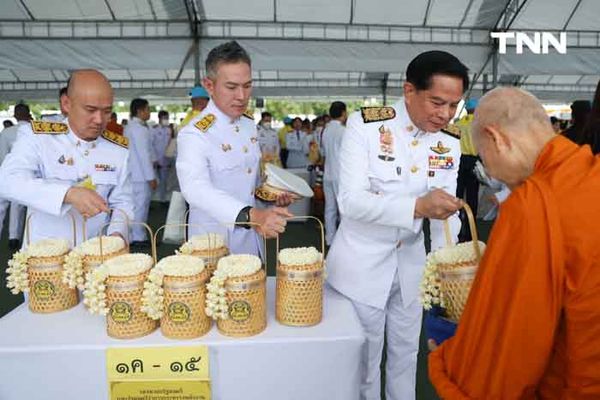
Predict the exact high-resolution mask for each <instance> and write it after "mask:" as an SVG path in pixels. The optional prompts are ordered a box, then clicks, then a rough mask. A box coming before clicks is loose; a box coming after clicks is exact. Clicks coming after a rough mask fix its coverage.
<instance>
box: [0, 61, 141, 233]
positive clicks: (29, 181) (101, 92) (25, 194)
mask: <svg viewBox="0 0 600 400" xmlns="http://www.w3.org/2000/svg"><path fill="white" fill-rule="evenodd" d="M112 101H113V93H112V88H111V86H110V83H109V82H108V80H107V79H106V77H104V75H102V74H101V73H99V72H98V71H95V70H80V71H75V72H74V73H73V75H72V77H71V80H70V83H69V90H68V94H67V99H66V102H65V105H66V108H67V111H68V113H69V117H68V119H67V120H66V122H65V123H60V122H46V121H33V122H31V124H30V125H23V126H22V127H21V129H20V131H19V136H18V138H17V141H16V143H15V144H14V146H13V149H12V151H11V153H10V154H9V155H8V156H7V157H6V159H5V161H4V163H3V164H2V167H1V168H0V197H3V198H7V199H9V200H11V201H16V202H19V203H21V204H24V205H26V206H27V207H28V210H29V214H30V215H31V214H34V215H33V216H32V218H31V227H30V235H31V240H32V241H37V240H40V239H44V238H52V237H53V238H65V239H70V238H72V228H71V221H70V219H69V218H68V216H67V215H66V214H67V213H68V212H72V214H73V215H74V216H75V218H76V222H77V228H78V230H77V242H81V241H82V240H83V237H82V230H81V229H79V228H81V226H82V223H83V218H84V217H85V218H87V219H88V221H87V236H88V237H93V236H97V235H98V234H99V233H100V228H101V227H102V226H103V225H104V224H106V223H107V222H108V221H109V211H110V209H119V210H121V211H123V212H124V213H125V214H126V215H128V217H131V216H132V215H133V207H132V205H133V198H132V194H131V185H130V183H129V169H128V166H127V165H128V164H127V163H128V151H127V140H126V139H125V138H123V137H121V136H118V135H113V134H110V133H108V132H105V131H104V128H105V127H106V123H107V122H108V118H109V117H110V112H111V109H112ZM110 221H112V222H124V217H123V215H122V213H121V212H115V213H113V215H112V218H111V219H110ZM109 233H119V234H121V235H122V236H124V237H127V227H126V225H124V224H122V223H119V224H115V225H113V226H111V227H110V229H109Z"/></svg>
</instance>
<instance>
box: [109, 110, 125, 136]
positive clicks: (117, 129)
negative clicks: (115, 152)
mask: <svg viewBox="0 0 600 400" xmlns="http://www.w3.org/2000/svg"><path fill="white" fill-rule="evenodd" d="M106 130H107V131H111V132H113V133H116V134H117V135H123V126H122V125H119V124H118V123H117V113H116V112H112V113H111V114H110V119H109V120H108V124H106Z"/></svg>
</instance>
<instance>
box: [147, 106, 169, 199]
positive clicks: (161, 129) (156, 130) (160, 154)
mask: <svg viewBox="0 0 600 400" xmlns="http://www.w3.org/2000/svg"><path fill="white" fill-rule="evenodd" d="M151 133H152V148H153V150H154V158H155V159H156V163H155V167H156V169H157V171H158V189H157V192H158V193H157V196H158V201H160V202H162V203H165V202H168V200H167V176H168V174H169V163H170V159H169V158H168V157H167V155H166V151H167V147H168V146H169V143H170V142H171V136H172V135H171V128H170V127H169V112H168V111H166V110H160V111H159V112H158V124H157V125H154V126H153V127H152V130H151Z"/></svg>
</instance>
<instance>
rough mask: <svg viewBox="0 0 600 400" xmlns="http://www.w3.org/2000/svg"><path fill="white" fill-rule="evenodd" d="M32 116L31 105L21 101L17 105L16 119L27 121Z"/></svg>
mask: <svg viewBox="0 0 600 400" xmlns="http://www.w3.org/2000/svg"><path fill="white" fill-rule="evenodd" d="M29 118H30V114H29V106H28V105H27V104H23V103H19V104H17V105H16V106H15V119H16V120H18V121H25V120H28V119H29Z"/></svg>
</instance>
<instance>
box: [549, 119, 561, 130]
mask: <svg viewBox="0 0 600 400" xmlns="http://www.w3.org/2000/svg"><path fill="white" fill-rule="evenodd" d="M550 124H551V125H552V130H553V131H554V133H560V131H561V129H560V119H558V118H556V117H555V116H552V117H550Z"/></svg>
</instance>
